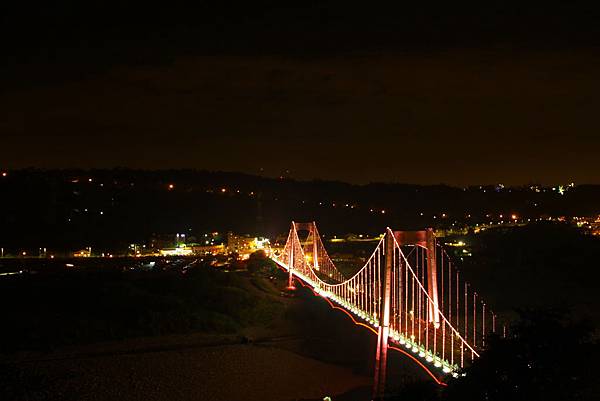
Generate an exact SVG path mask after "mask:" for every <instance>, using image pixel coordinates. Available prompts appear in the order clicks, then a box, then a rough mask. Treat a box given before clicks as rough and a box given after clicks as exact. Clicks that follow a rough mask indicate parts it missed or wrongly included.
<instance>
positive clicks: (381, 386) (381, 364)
mask: <svg viewBox="0 0 600 401" xmlns="http://www.w3.org/2000/svg"><path fill="white" fill-rule="evenodd" d="M384 249H385V251H384V252H385V263H384V264H383V266H382V267H383V269H382V270H383V271H382V272H381V277H382V278H383V282H382V283H381V286H382V294H381V296H382V300H381V301H382V302H381V305H380V313H379V328H378V332H377V351H376V354H375V377H374V380H373V399H374V400H380V399H383V397H384V396H385V379H386V374H387V373H386V371H387V351H388V340H389V336H390V304H391V288H392V264H393V263H394V259H393V256H394V238H393V233H392V232H391V230H390V229H389V228H386V232H385V248H384Z"/></svg>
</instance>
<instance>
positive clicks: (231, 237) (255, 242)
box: [227, 232, 271, 259]
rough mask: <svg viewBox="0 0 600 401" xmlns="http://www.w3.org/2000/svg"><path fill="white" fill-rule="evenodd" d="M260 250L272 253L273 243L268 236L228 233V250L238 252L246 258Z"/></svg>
mask: <svg viewBox="0 0 600 401" xmlns="http://www.w3.org/2000/svg"><path fill="white" fill-rule="evenodd" d="M258 250H264V251H265V252H267V253H270V250H271V244H270V242H269V240H268V239H267V238H263V237H250V236H248V235H236V234H234V233H231V232H230V233H228V234H227V252H229V253H237V254H238V255H240V257H241V258H242V259H246V258H248V257H249V256H250V254H251V253H253V252H256V251H258Z"/></svg>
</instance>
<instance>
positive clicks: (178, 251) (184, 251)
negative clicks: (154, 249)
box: [159, 245, 193, 256]
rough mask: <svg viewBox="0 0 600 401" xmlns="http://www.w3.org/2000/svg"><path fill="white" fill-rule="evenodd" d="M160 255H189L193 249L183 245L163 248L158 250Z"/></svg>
mask: <svg viewBox="0 0 600 401" xmlns="http://www.w3.org/2000/svg"><path fill="white" fill-rule="evenodd" d="M159 254H160V256H190V255H192V254H193V250H192V248H190V247H186V246H185V245H182V246H178V247H176V248H163V249H161V250H160V251H159Z"/></svg>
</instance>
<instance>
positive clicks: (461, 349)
mask: <svg viewBox="0 0 600 401" xmlns="http://www.w3.org/2000/svg"><path fill="white" fill-rule="evenodd" d="M273 260H274V261H275V262H276V263H277V264H278V265H279V266H280V267H281V268H282V269H284V270H285V271H286V272H287V273H288V286H289V287H290V288H291V287H293V284H294V279H298V280H300V282H301V283H303V284H304V285H306V286H309V287H310V288H311V289H312V290H313V291H314V292H315V293H316V294H318V295H320V296H322V297H323V298H325V299H326V300H328V302H329V303H330V304H331V305H332V306H333V307H335V308H338V309H342V310H343V311H345V312H346V313H347V314H348V315H350V317H351V318H352V319H353V320H354V321H355V323H357V324H359V325H361V326H364V327H366V328H368V329H370V330H371V331H373V332H374V333H375V334H377V349H376V354H375V355H376V356H375V370H374V372H375V373H374V375H375V376H374V398H381V397H383V394H384V391H385V380H386V368H387V353H388V350H389V349H392V350H396V351H399V352H402V353H404V354H405V355H407V356H408V357H409V358H410V359H412V360H413V361H414V362H415V363H417V364H419V365H420V366H421V367H423V368H424V369H425V370H426V371H427V372H428V373H429V374H430V375H431V377H432V378H433V379H434V380H435V381H436V382H437V383H438V384H440V385H445V382H444V380H445V379H446V378H448V377H449V376H454V377H458V375H459V374H460V372H461V370H462V369H463V368H465V367H466V366H467V365H468V364H469V363H471V362H472V361H473V360H475V358H478V357H479V353H480V352H481V350H482V349H483V348H485V345H486V339H488V338H489V336H490V334H491V333H497V332H498V331H499V329H500V327H497V326H498V324H497V323H498V322H497V316H496V314H495V313H494V312H493V311H492V310H490V308H489V306H488V305H487V304H486V303H485V301H484V300H483V299H482V298H481V296H480V295H479V294H478V293H477V292H476V291H475V290H474V289H473V288H472V286H471V285H470V284H469V283H468V282H466V281H465V280H464V278H463V277H461V272H460V271H459V270H458V269H457V268H456V266H455V265H454V264H453V263H452V260H451V258H450V256H449V255H448V253H447V252H446V251H445V249H444V248H443V246H442V245H441V244H440V243H439V242H438V241H437V239H436V237H435V235H434V232H433V230H432V229H430V228H429V229H426V230H422V231H392V230H391V229H389V228H387V229H386V230H385V232H384V233H383V234H382V235H381V239H380V240H379V242H378V244H377V246H376V247H375V250H374V251H373V253H372V254H371V256H370V257H369V258H368V259H367V260H366V262H365V264H364V266H363V267H362V268H360V269H359V270H358V271H357V272H356V273H355V274H354V275H353V276H351V277H345V276H344V275H343V274H342V273H341V272H340V270H339V269H338V268H337V267H336V266H335V264H334V263H333V261H332V260H331V258H330V257H329V255H328V253H327V251H326V249H325V246H324V245H323V241H322V239H321V236H320V234H319V231H318V230H317V226H316V224H315V222H310V223H295V222H292V224H291V228H290V231H289V235H288V238H287V241H286V244H285V246H284V247H283V249H282V250H281V251H280V252H278V253H277V254H276V255H274V256H273ZM501 331H502V333H498V334H502V335H506V332H505V327H504V326H502V328H501Z"/></svg>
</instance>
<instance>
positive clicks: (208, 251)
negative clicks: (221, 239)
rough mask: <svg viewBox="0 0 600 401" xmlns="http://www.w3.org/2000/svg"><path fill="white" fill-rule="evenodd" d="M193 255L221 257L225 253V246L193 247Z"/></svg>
mask: <svg viewBox="0 0 600 401" xmlns="http://www.w3.org/2000/svg"><path fill="white" fill-rule="evenodd" d="M191 249H192V253H193V254H194V255H213V256H216V255H221V254H224V253H225V245H223V244H219V245H192V246H191Z"/></svg>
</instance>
